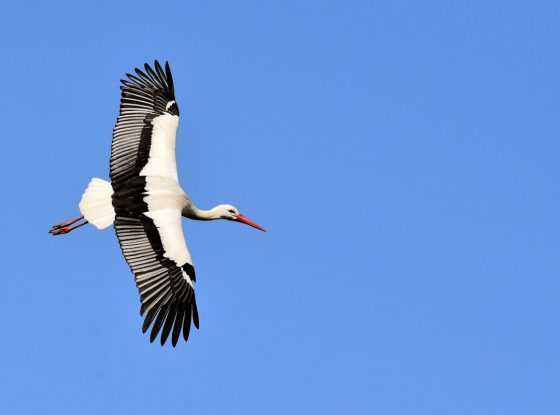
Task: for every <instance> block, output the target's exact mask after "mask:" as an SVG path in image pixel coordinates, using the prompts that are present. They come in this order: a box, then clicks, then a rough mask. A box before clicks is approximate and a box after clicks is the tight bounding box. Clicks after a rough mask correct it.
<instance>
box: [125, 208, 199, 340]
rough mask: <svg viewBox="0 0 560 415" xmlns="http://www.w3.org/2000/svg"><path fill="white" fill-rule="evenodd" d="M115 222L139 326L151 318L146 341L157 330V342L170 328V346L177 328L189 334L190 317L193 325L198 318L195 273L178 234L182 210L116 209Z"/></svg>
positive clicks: (152, 338)
mask: <svg viewBox="0 0 560 415" xmlns="http://www.w3.org/2000/svg"><path fill="white" fill-rule="evenodd" d="M114 227H115V230H116V233H117V237H118V239H119V243H120V246H121V249H122V252H123V254H124V257H125V258H126V261H127V262H128V265H129V266H130V269H131V270H132V272H133V273H134V277H135V280H136V286H137V287H138V290H139V291H140V300H141V303H142V306H141V309H140V314H141V315H142V316H143V317H144V324H143V326H142V331H143V332H144V333H145V332H146V331H147V330H148V328H149V327H150V325H152V323H153V326H152V331H151V333H150V341H151V342H153V341H154V339H155V338H156V337H157V336H158V333H159V332H160V330H161V344H162V345H163V344H165V342H166V340H167V338H168V337H169V334H170V333H171V332H172V336H171V342H172V344H173V346H175V345H176V344H177V341H178V340H179V337H180V335H181V332H182V333H183V338H184V339H185V341H186V340H188V338H189V332H190V327H191V320H192V322H193V323H194V325H195V327H196V328H198V327H199V319H198V310H197V307H196V300H195V292H194V286H195V281H196V276H195V271H194V268H193V266H192V260H191V256H190V253H189V251H188V249H187V245H186V243H185V238H184V235H183V227H182V225H181V211H180V210H178V209H173V208H169V209H162V210H158V211H155V212H146V213H143V214H140V215H133V216H131V217H127V216H119V214H118V213H117V217H116V219H115V223H114ZM162 328H163V329H162Z"/></svg>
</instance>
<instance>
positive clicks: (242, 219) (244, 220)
mask: <svg viewBox="0 0 560 415" xmlns="http://www.w3.org/2000/svg"><path fill="white" fill-rule="evenodd" d="M234 220H236V221H237V222H241V223H244V224H245V225H249V226H252V227H253V228H256V229H258V230H259V231H263V232H266V229H265V228H263V227H262V226H261V225H258V224H256V223H255V222H253V221H252V220H251V219H249V218H248V217H247V216H244V215H242V214H241V213H240V214H239V215H237V216H236V218H235V219H234Z"/></svg>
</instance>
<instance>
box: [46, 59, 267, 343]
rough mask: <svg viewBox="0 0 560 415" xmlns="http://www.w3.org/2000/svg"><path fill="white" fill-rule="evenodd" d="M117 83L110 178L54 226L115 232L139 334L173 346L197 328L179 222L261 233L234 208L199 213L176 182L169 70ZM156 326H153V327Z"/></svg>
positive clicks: (95, 184) (92, 186)
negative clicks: (135, 297) (222, 222)
mask: <svg viewBox="0 0 560 415" xmlns="http://www.w3.org/2000/svg"><path fill="white" fill-rule="evenodd" d="M134 71H135V73H136V75H132V74H126V77H127V78H128V79H125V80H121V83H122V85H121V104H120V113H119V117H118V119H117V123H116V125H115V128H114V129H113V142H112V145H111V162H110V171H109V176H110V178H111V183H109V182H107V181H105V180H101V179H98V178H93V179H92V180H91V181H90V183H89V185H88V187H87V189H86V190H85V192H84V194H83V196H82V199H81V201H80V205H79V206H80V212H81V214H82V216H80V217H78V218H76V219H73V220H69V221H66V222H64V223H61V224H59V225H55V226H53V227H52V228H51V230H50V231H49V232H50V233H51V234H52V235H63V234H66V233H68V232H71V231H73V230H74V229H77V228H79V227H81V226H83V225H85V224H87V223H91V224H92V225H93V226H95V227H96V228H98V229H105V228H107V227H109V226H110V225H111V224H112V225H113V226H114V228H115V231H116V234H117V238H118V240H119V243H120V246H121V249H122V253H123V255H124V257H125V259H126V261H127V262H128V265H129V266H130V269H131V270H132V272H133V273H134V277H135V280H136V286H137V287H138V290H139V292H140V301H141V307H140V314H141V315H142V316H143V317H144V324H143V325H142V331H143V332H144V333H145V332H146V331H147V330H148V328H149V327H150V326H152V330H151V333H150V341H151V342H153V341H154V339H155V338H156V337H157V336H158V334H159V332H160V331H161V338H160V340H161V344H162V345H164V344H165V342H166V340H167V338H168V337H169V334H171V342H172V344H173V346H175V345H176V344H177V341H178V340H179V337H180V335H181V332H182V333H183V338H184V339H185V341H186V340H188V338H189V332H190V327H191V320H192V322H193V323H194V325H195V327H196V328H197V329H198V327H199V317H198V310H197V307H196V300H195V281H196V275H195V271H194V267H193V261H192V258H191V255H190V253H189V250H188V248H187V245H186V243H185V238H184V235H183V227H182V223H181V218H182V217H183V216H184V217H187V218H189V219H197V220H213V219H227V220H231V221H237V222H242V223H245V224H247V225H250V226H252V227H254V228H257V229H259V230H261V231H264V229H263V228H262V227H261V226H259V225H257V224H256V223H254V222H253V221H251V220H250V219H249V218H247V217H246V216H243V215H242V214H241V213H239V210H237V208H236V207H235V206H232V205H218V206H216V207H215V208H213V209H210V210H202V209H199V208H197V207H196V206H195V205H194V204H193V202H192V201H191V199H190V198H189V197H188V196H187V194H186V193H185V192H184V191H183V189H182V188H181V186H180V184H179V179H178V175H177V164H176V160H175V136H176V131H177V126H178V125H179V107H178V105H177V102H176V100H175V91H174V87H173V78H172V76H171V70H170V68H169V64H168V63H166V64H165V70H164V69H163V68H162V67H161V65H160V64H159V62H158V61H155V62H154V65H153V68H152V67H151V66H150V65H148V64H145V65H144V71H142V70H140V69H138V68H135V70H134ZM152 323H153V325H152Z"/></svg>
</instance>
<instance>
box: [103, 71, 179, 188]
mask: <svg viewBox="0 0 560 415" xmlns="http://www.w3.org/2000/svg"><path fill="white" fill-rule="evenodd" d="M134 71H135V75H133V74H127V75H126V76H127V78H128V79H124V80H121V83H122V85H121V105H120V113H119V117H118V119H117V123H116V125H115V128H114V129H113V142H112V145H111V164H110V173H109V174H110V177H111V182H112V183H111V184H112V185H113V188H114V189H115V190H116V189H118V188H120V187H121V186H122V185H123V184H124V183H126V181H127V180H129V179H130V178H132V177H134V176H139V175H141V176H163V177H168V178H171V179H174V180H175V181H178V178H177V164H176V159H175V138H176V132H177V127H178V125H179V107H178V106H177V103H176V102H175V90H174V86H173V77H172V76H171V69H170V68H169V63H167V62H166V63H165V70H164V69H163V68H162V67H161V65H160V64H159V62H158V61H155V62H154V67H153V68H152V67H151V66H150V65H148V64H145V65H144V71H142V70H140V69H138V68H136V69H135V70H134Z"/></svg>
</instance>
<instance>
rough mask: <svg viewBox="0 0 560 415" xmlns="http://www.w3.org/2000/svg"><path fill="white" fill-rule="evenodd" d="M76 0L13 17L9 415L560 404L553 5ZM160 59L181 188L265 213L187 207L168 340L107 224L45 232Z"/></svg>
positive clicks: (5, 27) (559, 12) (6, 22)
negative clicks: (193, 298) (180, 304)
mask: <svg viewBox="0 0 560 415" xmlns="http://www.w3.org/2000/svg"><path fill="white" fill-rule="evenodd" d="M82 3H83V4H82ZM82 3H76V2H10V3H7V4H5V5H4V8H3V13H2V17H0V22H1V24H0V39H1V40H0V44H1V45H2V51H3V62H2V65H1V67H0V75H1V78H2V79H3V80H4V82H3V88H2V97H3V99H2V100H1V101H0V109H1V113H2V120H3V123H2V124H3V126H2V136H3V138H4V139H3V146H4V148H3V151H2V152H1V155H0V158H1V163H0V173H1V174H2V177H3V178H4V180H3V192H2V202H3V203H2V213H3V214H2V215H1V217H0V224H1V226H2V229H3V235H4V237H3V238H2V242H1V245H2V251H3V252H4V265H3V268H4V269H3V280H2V288H3V292H4V295H3V298H2V301H1V302H0V311H1V312H2V315H3V330H2V332H3V335H2V337H3V341H2V342H0V356H1V357H0V366H1V368H2V369H1V370H0V382H1V384H2V388H1V391H0V398H1V400H2V402H3V406H4V407H5V408H7V411H8V412H9V413H11V414H36V413H38V412H39V411H41V413H45V414H51V413H52V414H75V413H81V414H97V413H107V414H110V413H115V414H116V413H131V412H132V411H134V413H135V414H153V413H163V414H165V413H188V414H252V413H255V414H257V413H266V414H285V413H294V414H298V413H321V414H341V413H349V414H372V413H383V414H407V415H408V414H411V413H413V414H416V415H418V414H430V415H432V414H454V415H462V414H477V415H484V414H508V415H512V414H527V413H539V414H555V413H559V411H560V403H559V401H558V373H560V358H559V354H558V350H559V347H560V335H559V334H558V330H557V329H558V320H559V315H560V301H559V299H558V297H559V293H560V281H559V279H558V277H559V276H560V272H559V271H560V267H559V264H558V245H559V237H558V235H559V234H560V224H559V221H558V212H559V210H560V194H559V190H558V179H559V178H560V174H559V171H558V153H559V151H560V144H558V136H559V126H558V96H559V93H560V90H559V89H560V88H559V83H558V74H559V73H560V59H559V58H558V46H557V43H558V39H559V37H560V29H559V28H558V20H559V18H560V7H559V6H558V4H557V2H552V1H550V2H547V1H541V2H533V3H529V2H515V1H514V2H511V1H508V2H505V1H495V2H482V1H475V2H472V1H453V2H444V1H440V2H437V1H425V2H417V1H392V2H367V1H351V2H348V1H345V2H344V1H305V2H301V1H284V2H259V1H243V0H240V1H235V2H225V1H222V2H192V1H184V2H179V1H166V2H162V3H159V4H156V3H155V2H138V1H135V2H124V1H123V2H115V3H113V2H108V1H107V2H96V3H95V4H94V3H93V2H89V3H87V2H82ZM490 3H491V4H490ZM535 3H536V4H535ZM155 58H157V59H160V60H166V59H168V60H169V61H170V62H171V64H172V67H173V72H174V77H175V83H176V88H177V98H178V100H179V103H180V106H181V115H182V121H181V126H180V130H179V140H178V162H179V165H180V179H181V183H182V185H183V187H184V188H185V189H186V190H187V192H189V194H190V195H191V196H192V198H193V199H194V200H195V202H196V203H197V204H198V205H199V206H201V207H211V206H213V205H215V204H218V203H222V202H227V203H233V204H235V205H236V206H238V207H239V208H240V209H241V211H242V212H244V213H246V214H247V215H249V216H250V217H252V218H254V219H255V220H256V221H257V222H259V223H261V224H263V225H264V226H265V227H267V228H268V229H269V232H268V233H266V234H263V233H260V232H257V231H255V230H253V229H251V228H249V227H243V226H240V225H236V224H232V223H194V222H186V223H185V224H184V225H185V233H186V235H187V241H188V244H189V246H190V249H191V251H192V254H193V257H194V260H195V265H196V267H197V275H198V281H199V282H198V286H197V289H198V291H197V298H198V303H199V310H200V314H201V329H200V330H199V331H197V332H194V333H193V335H192V336H191V340H190V341H189V343H188V344H180V345H179V346H178V347H177V348H176V349H172V348H171V347H165V348H161V347H160V346H159V344H150V343H149V341H148V338H147V337H146V336H143V335H142V334H141V332H140V327H141V318H140V317H139V315H138V305H139V302H138V297H137V291H136V288H135V287H134V283H133V278H132V275H131V274H130V272H129V270H128V267H127V265H126V264H125V262H124V260H123V258H122V256H121V254H120V251H119V249H118V244H117V242H116V239H115V236H114V234H113V232H112V230H107V231H105V232H98V231H95V230H94V229H93V228H88V229H83V230H81V231H79V232H76V233H75V234H72V235H69V236H67V237H64V238H51V237H50V236H49V235H48V234H47V230H48V229H49V227H50V225H52V224H53V223H56V222H59V221H61V220H64V219H67V218H69V217H72V216H74V215H75V214H76V213H77V203H78V201H79V198H80V196H81V193H82V191H83V189H84V187H85V185H86V184H87V182H88V180H89V178H90V177H91V176H101V177H105V178H106V177H107V176H108V156H109V148H110V141H111V129H112V126H113V124H114V121H115V117H116V115H117V111H118V97H119V90H118V80H119V79H120V78H121V77H122V76H123V74H124V73H125V72H128V71H130V70H131V69H132V68H133V67H134V66H138V65H141V64H143V63H144V62H145V61H151V60H153V59H155Z"/></svg>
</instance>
